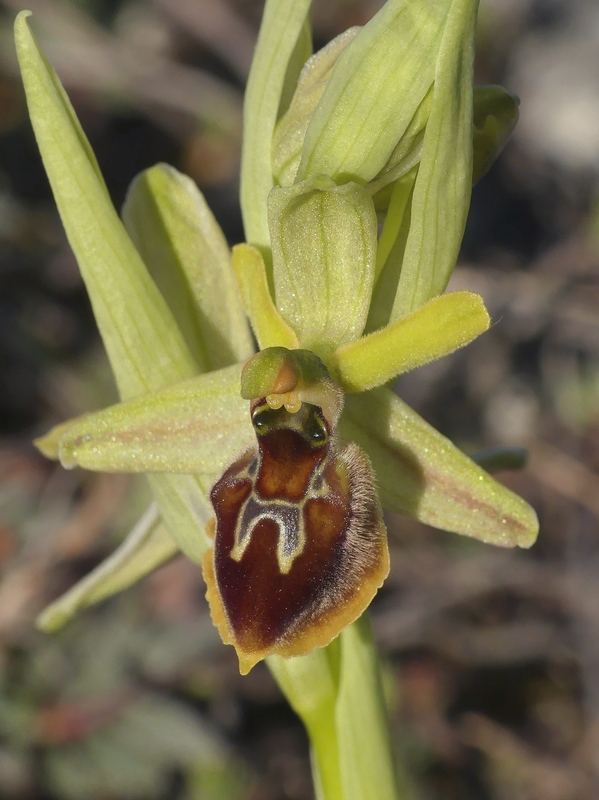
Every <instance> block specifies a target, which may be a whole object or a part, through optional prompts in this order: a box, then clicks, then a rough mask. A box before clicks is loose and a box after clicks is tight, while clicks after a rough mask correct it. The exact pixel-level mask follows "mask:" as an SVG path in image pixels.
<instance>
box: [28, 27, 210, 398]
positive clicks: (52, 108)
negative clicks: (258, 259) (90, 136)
mask: <svg viewBox="0 0 599 800" xmlns="http://www.w3.org/2000/svg"><path fill="white" fill-rule="evenodd" d="M27 15H28V12H21V14H19V16H18V17H17V20H16V23H15V35H16V44H17V54H18V57H19V64H20V67H21V73H22V76H23V83H24V86H25V93H26V95H27V104H28V107H29V114H30V117H31V122H32V124H33V129H34V131H35V135H36V138H37V142H38V145H39V148H40V152H41V155H42V159H43V161H44V166H45V168H46V172H47V174H48V178H49V180H50V185H51V186H52V191H53V193H54V198H55V200H56V204H57V206H58V210H59V212H60V216H61V218H62V221H63V224H64V227H65V230H66V234H67V237H68V240H69V243H70V245H71V247H72V248H73V251H74V253H75V257H76V258H77V262H78V264H79V268H80V269H81V273H82V275H83V279H84V281H85V284H86V286H87V290H88V293H89V296H90V299H91V302H92V306H93V309H94V314H95V317H96V320H97V323H98V327H99V329H100V333H101V334H102V339H103V341H104V345H105V347H106V350H107V352H108V357H109V359H110V363H111V366H112V369H113V371H114V374H115V377H116V381H117V384H118V387H119V391H120V393H121V395H122V396H123V397H133V396H135V395H139V394H143V393H144V392H147V391H151V390H152V389H155V388H158V387H159V386H163V385H165V384H167V383H170V382H172V381H173V380H181V379H182V378H185V377H189V376H191V375H193V374H194V373H195V372H196V371H197V369H196V365H195V364H194V360H193V358H192V356H191V353H190V352H189V348H188V347H187V345H186V344H185V341H184V340H183V337H182V335H181V332H180V331H179V329H178V327H177V325H176V323H175V321H174V319H173V317H172V315H171V313H170V311H169V309H168V306H167V305H166V303H165V301H164V299H163V298H162V296H161V294H160V292H159V291H158V289H157V288H156V285H155V284H154V282H153V281H152V279H151V278H150V276H149V275H148V272H147V270H146V268H145V266H144V264H143V262H142V260H141V258H140V257H139V254H138V252H137V250H136V249H135V247H134V246H133V243H132V242H131V240H130V238H129V236H128V235H127V232H126V231H125V228H124V227H123V224H122V222H121V221H120V219H119V217H118V215H117V213H116V211H115V209H114V207H113V205H112V202H111V200H110V197H109V196H108V192H107V190H106V186H105V184H104V182H103V180H102V177H101V175H100V172H99V170H98V165H97V162H96V160H95V158H94V156H93V153H92V151H91V148H90V145H89V142H88V141H87V139H86V138H85V134H84V133H83V131H82V129H81V126H80V125H79V122H78V121H77V118H76V117H75V113H74V111H73V108H72V106H71V104H70V102H69V99H68V97H67V96H66V94H65V92H64V89H63V88H62V86H61V84H60V82H59V80H58V78H57V76H56V74H55V72H54V70H53V69H52V68H51V67H50V65H49V64H48V63H47V61H46V60H45V58H44V56H43V54H42V53H41V51H40V50H39V48H38V46H37V42H36V41H35V39H34V37H33V35H32V33H31V31H30V29H29V25H28V24H27V19H26V18H27ZM158 343H159V344H158Z"/></svg>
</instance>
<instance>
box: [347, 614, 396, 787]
mask: <svg viewBox="0 0 599 800" xmlns="http://www.w3.org/2000/svg"><path fill="white" fill-rule="evenodd" d="M339 639H340V645H341V654H340V671H339V689H338V693H337V703H336V706H335V727H336V730H337V737H338V748H339V769H340V772H341V776H342V782H343V790H344V791H343V798H344V800H396V798H397V792H396V785H395V775H394V770H393V754H392V750H391V742H390V740H389V733H388V729H389V725H388V720H387V714H386V710H385V703H384V697H383V689H382V685H381V676H380V666H379V663H378V656H377V652H376V646H375V643H374V639H373V637H372V630H371V627H370V621H369V619H368V614H367V613H366V614H363V615H362V617H360V619H359V620H358V621H357V622H355V623H354V624H353V625H350V626H349V627H348V628H346V629H345V630H344V631H343V632H342V633H341V635H340V637H339Z"/></svg>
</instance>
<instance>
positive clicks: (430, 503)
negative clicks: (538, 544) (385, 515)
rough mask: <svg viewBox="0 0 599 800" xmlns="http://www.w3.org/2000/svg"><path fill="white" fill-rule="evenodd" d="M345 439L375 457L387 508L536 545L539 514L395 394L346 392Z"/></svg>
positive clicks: (501, 542)
mask: <svg viewBox="0 0 599 800" xmlns="http://www.w3.org/2000/svg"><path fill="white" fill-rule="evenodd" d="M340 430H341V435H342V437H343V438H344V440H346V441H351V440H354V441H356V442H357V443H358V444H359V445H360V446H361V447H363V448H364V450H365V451H366V452H367V453H368V454H369V456H370V458H371V461H372V465H373V467H374V470H375V473H376V475H377V479H378V484H379V491H380V496H381V502H382V504H383V508H386V509H388V510H389V511H395V512H396V513H399V514H403V515H405V516H407V517H413V518H414V519H418V520H420V521H421V522H425V523H426V524H428V525H433V526H434V527H436V528H441V529H442V530H446V531H452V532H454V533H460V534H463V535H464V536H472V537H473V538H475V539H479V540H480V541H482V542H487V543H489V544H494V545H498V546H500V547H513V546H515V545H518V546H519V547H530V546H531V545H532V544H533V543H534V541H535V539H536V537H537V533H538V525H539V524H538V520H537V517H536V514H535V512H534V511H533V509H532V508H531V507H530V506H529V505H528V503H526V502H525V501H524V500H522V498H521V497H518V496H517V495H515V494H514V493H513V492H511V491H510V490H509V489H506V488H505V486H502V485H501V484H500V483H498V482H497V481H495V480H494V479H493V478H492V477H491V476H490V475H489V474H488V473H487V472H486V471H485V470H483V469H481V467H479V466H477V465H476V464H475V463H474V461H472V459H470V458H468V456H466V455H464V453H462V452H461V451H460V450H458V448H457V447H456V446H455V445H454V444H452V443H451V442H450V441H449V439H446V438H445V436H443V435H442V434H440V433H439V432H438V431H437V430H435V428H433V427H432V426H431V425H429V424H428V423H427V422H425V421H424V420H423V419H422V417H420V416H419V415H418V414H417V413H416V412H415V411H414V410H413V409H411V408H410V407H409V406H408V405H407V404H406V403H404V402H403V401H402V400H400V399H399V397H397V395H395V394H393V392H391V391H390V390H389V389H385V388H381V389H374V390H372V391H371V392H368V393H367V394H361V395H348V396H347V398H346V404H345V410H344V413H343V416H342V418H341V422H340Z"/></svg>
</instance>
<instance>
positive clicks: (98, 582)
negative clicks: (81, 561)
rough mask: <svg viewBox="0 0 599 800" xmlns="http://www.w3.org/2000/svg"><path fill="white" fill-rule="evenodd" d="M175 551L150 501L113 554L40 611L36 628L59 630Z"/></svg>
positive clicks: (131, 583) (162, 561)
mask: <svg viewBox="0 0 599 800" xmlns="http://www.w3.org/2000/svg"><path fill="white" fill-rule="evenodd" d="M178 552H179V548H178V546H177V544H176V543H175V541H174V539H173V538H172V537H171V535H170V534H169V532H168V531H167V529H166V527H165V526H164V524H163V523H162V521H161V519H160V517H159V515H158V510H157V508H156V504H155V503H153V504H152V505H151V506H150V507H149V508H148V510H147V511H146V512H145V514H144V515H143V516H142V517H141V519H140V520H139V522H138V523H137V525H135V527H134V528H133V530H132V531H131V533H129V535H128V536H127V537H126V538H125V540H124V541H123V543H122V544H121V545H120V546H119V547H118V548H117V549H116V550H115V551H114V553H112V554H111V555H110V556H108V558H106V559H105V560H104V561H102V563H101V564H99V565H98V566H97V567H96V568H95V569H94V570H92V571H91V572H90V573H89V574H88V575H86V576H85V578H82V580H80V581H79V582H78V583H76V584H75V585H74V586H73V587H72V588H71V589H69V591H68V592H65V594H63V595H62V596H61V597H59V598H58V599H57V600H55V601H54V602H53V603H51V604H50V605H49V606H48V607H47V608H45V609H44V610H43V611H42V613H41V614H40V615H39V617H38V618H37V620H36V625H37V627H38V628H39V629H40V630H42V631H45V632H46V633H54V632H55V631H57V630H60V628H62V627H63V626H64V625H66V623H67V622H68V621H69V620H70V619H72V618H73V617H74V616H75V615H76V614H77V613H78V612H79V611H82V610H83V609H84V608H87V607H88V606H91V605H94V604H95V603H99V602H100V601H101V600H105V599H106V598H107V597H111V596H112V595H113V594H116V593H117V592H122V591H123V589H127V588H128V587H129V586H132V585H133V584H134V583H137V581H139V580H141V578H143V577H145V576H146V575H148V574H149V573H150V572H152V571H153V570H155V569H157V568H158V567H159V566H161V565H162V564H164V563H165V562H166V561H168V560H169V559H171V558H172V557H173V556H174V555H176V554H177V553H178Z"/></svg>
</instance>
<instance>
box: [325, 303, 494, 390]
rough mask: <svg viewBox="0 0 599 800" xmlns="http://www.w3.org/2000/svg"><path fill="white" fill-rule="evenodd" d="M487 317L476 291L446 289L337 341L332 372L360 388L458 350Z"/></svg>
mask: <svg viewBox="0 0 599 800" xmlns="http://www.w3.org/2000/svg"><path fill="white" fill-rule="evenodd" d="M490 322H491V320H490V319H489V314H488V313H487V309H486V308H485V304H484V302H483V299H482V297H481V296H480V295H478V294H474V293H473V292H451V293H450V294H444V295H441V297H435V298H434V299H433V300H429V302H428V303H425V304H424V305H423V306H421V308H419V309H418V311H414V313H413V314H408V316H407V317H403V318H402V319H400V320H398V321H397V322H393V323H391V325H389V326H388V327H386V328H383V329H382V330H380V331H377V332H376V333H371V334H370V335H369V336H365V337H363V338H362V339H357V340H356V341H355V342H350V344H347V345H345V346H344V347H341V348H340V349H339V350H337V351H336V353H335V354H334V356H333V362H334V369H335V377H336V378H337V380H338V382H339V383H340V384H341V386H343V388H344V389H345V391H347V392H363V391H364V390H366V389H372V388H374V387H375V386H382V385H383V384H384V383H387V381H389V380H391V379H392V378H394V377H396V376H397V375H399V374H401V373H402V372H407V371H408V370H411V369H414V368H415V367H420V366H422V365H423V364H427V363H428V362H429V361H433V360H434V359H436V358H441V357H442V356H446V355H447V354H448V353H451V352H452V351H453V350H457V348H458V347H463V346H464V345H466V344H468V342H471V341H472V340H473V339H475V338H476V337H477V336H480V334H481V333H484V332H485V331H486V330H487V329H488V327H489V325H490Z"/></svg>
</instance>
